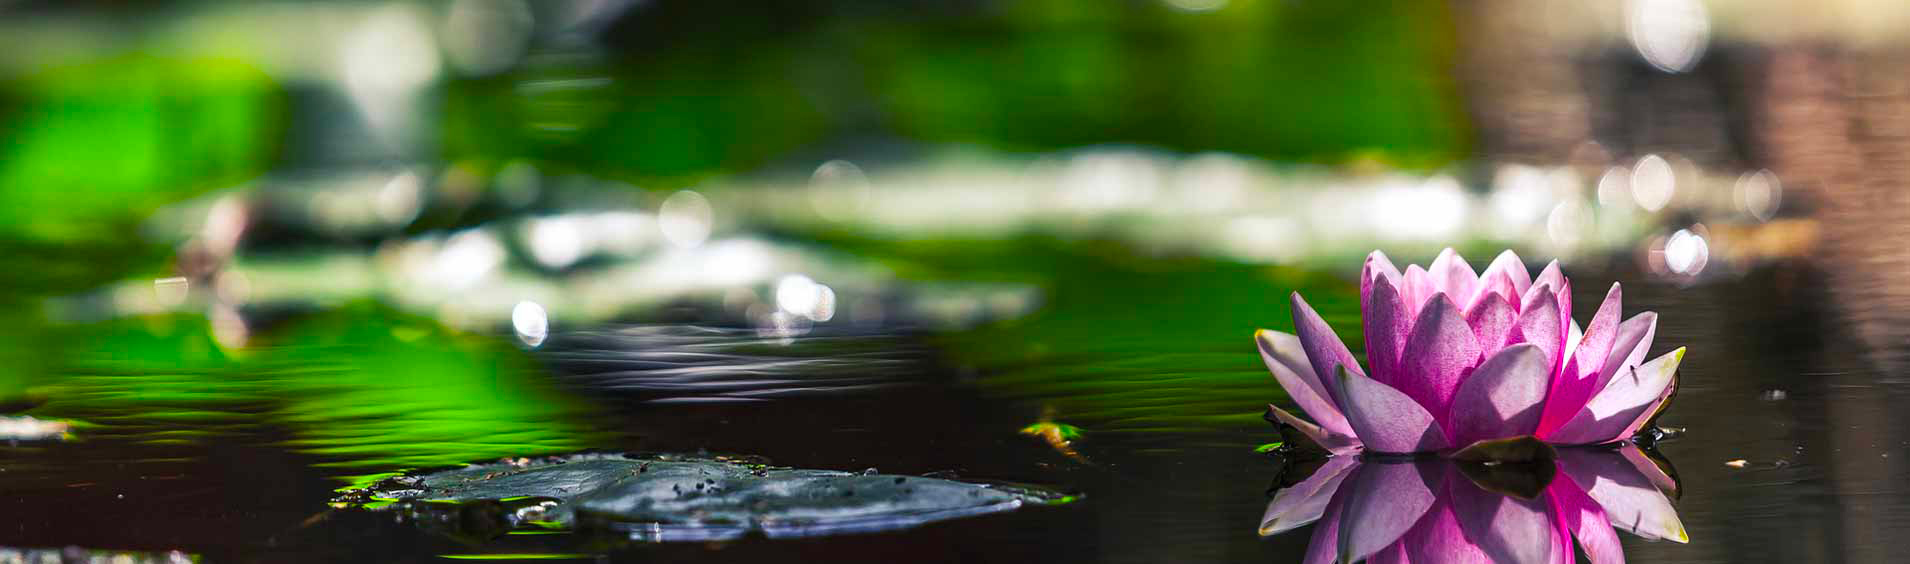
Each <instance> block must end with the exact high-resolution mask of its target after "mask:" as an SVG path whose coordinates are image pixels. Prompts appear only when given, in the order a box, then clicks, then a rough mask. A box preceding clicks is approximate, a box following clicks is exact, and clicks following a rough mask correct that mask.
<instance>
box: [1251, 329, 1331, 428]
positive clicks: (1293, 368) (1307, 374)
mask: <svg viewBox="0 0 1910 564" xmlns="http://www.w3.org/2000/svg"><path fill="white" fill-rule="evenodd" d="M1253 341H1254V344H1255V345H1257V346H1258V347H1259V348H1260V360H1262V361H1265V362H1266V364H1267V371H1268V372H1272V373H1273V379H1274V380H1275V381H1278V382H1279V383H1280V387H1281V388H1284V389H1286V391H1287V396H1288V397H1291V398H1293V403H1296V404H1299V405H1300V409H1301V410H1304V411H1306V413H1307V415H1311V416H1313V420H1314V421H1316V422H1318V424H1319V426H1320V427H1323V428H1325V429H1326V430H1327V431H1330V432H1332V433H1336V434H1340V435H1352V434H1353V428H1352V427H1349V426H1347V425H1346V416H1345V415H1343V414H1341V413H1340V408H1339V405H1338V404H1336V403H1334V401H1333V396H1332V393H1333V392H1331V391H1330V390H1328V389H1327V387H1326V382H1325V381H1322V380H1320V378H1319V376H1318V375H1317V374H1315V373H1314V372H1313V363H1312V362H1311V361H1309V360H1307V355H1306V350H1305V348H1304V347H1303V346H1302V345H1301V343H1300V338H1299V337H1296V336H1293V335H1289V334H1286V333H1281V332H1279V331H1268V330H1265V329H1262V330H1260V331H1256V332H1254V334H1253ZM1322 446H1324V443H1322Z"/></svg>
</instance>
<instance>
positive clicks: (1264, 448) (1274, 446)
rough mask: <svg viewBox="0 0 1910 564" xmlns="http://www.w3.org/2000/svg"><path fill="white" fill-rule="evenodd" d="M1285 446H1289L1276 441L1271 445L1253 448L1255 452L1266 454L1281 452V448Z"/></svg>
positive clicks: (1283, 442)
mask: <svg viewBox="0 0 1910 564" xmlns="http://www.w3.org/2000/svg"><path fill="white" fill-rule="evenodd" d="M1283 446H1287V443H1286V441H1274V442H1271V443H1267V444H1264V445H1260V446H1257V447H1253V451H1254V452H1256V453H1260V454H1266V453H1269V452H1273V451H1276V450H1279V449H1280V447H1283Z"/></svg>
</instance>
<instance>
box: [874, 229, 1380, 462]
mask: <svg viewBox="0 0 1910 564" xmlns="http://www.w3.org/2000/svg"><path fill="white" fill-rule="evenodd" d="M837 243H838V244H839V245H841V246H843V247H847V248H852V249H857V250H860V251H863V252H865V253H867V254H870V255H873V256H876V257H880V258H883V259H884V260H885V261H886V262H888V263H889V264H891V265H893V267H894V268H893V269H894V270H895V271H896V272H898V273H901V274H902V275H904V276H913V277H922V278H929V279H947V278H958V279H969V280H990V281H998V280H1016V281H1021V282H1029V283H1035V284H1038V285H1041V286H1044V287H1045V288H1046V291H1045V292H1044V295H1045V300H1044V303H1043V304H1042V308H1041V309H1040V310H1038V311H1036V312H1035V313H1034V314H1033V315H1030V316H1028V317H1024V318H1020V319H1014V320H1008V321H1003V322H1000V323H995V324H992V325H986V326H983V327H979V328H976V329H974V330H970V331H966V332H962V333H958V334H955V335H951V336H949V337H947V338H946V339H945V343H944V344H945V345H946V347H947V348H948V349H949V350H950V352H951V358H952V359H953V360H955V361H956V362H960V363H963V364H966V365H968V366H970V367H972V368H975V369H977V370H978V371H979V372H980V373H981V374H982V375H983V377H982V378H981V380H980V386H981V388H982V389H983V390H984V391H986V392H988V393H990V394H993V395H996V396H1000V397H1008V398H1015V399H1029V400H1039V401H1041V402H1043V403H1044V404H1046V405H1050V406H1052V407H1053V408H1054V411H1055V412H1056V413H1059V414H1062V415H1063V416H1065V417H1066V418H1068V419H1070V420H1073V421H1076V422H1078V423H1082V424H1085V425H1090V426H1092V427H1095V428H1097V429H1108V430H1114V431H1138V430H1145V431H1152V432H1161V431H1177V430H1181V431H1185V430H1200V429H1215V428H1228V429H1246V428H1250V427H1251V428H1255V429H1259V428H1263V427H1262V426H1263V425H1265V423H1264V422H1263V421H1262V420H1261V418H1260V412H1261V410H1260V409H1257V408H1258V407H1259V406H1261V405H1263V404H1265V403H1266V402H1267V401H1277V400H1278V398H1280V397H1281V396H1282V392H1281V391H1280V387H1279V386H1278V385H1276V384H1274V382H1273V379H1272V378H1271V377H1269V376H1268V375H1267V372H1266V368H1265V367H1264V366H1263V365H1262V364H1261V361H1260V358H1259V357H1258V356H1257V355H1256V354H1255V353H1254V347H1253V343H1252V337H1253V333H1254V330H1255V329H1260V328H1268V329H1277V330H1288V331H1290V330H1291V328H1292V322H1291V319H1292V316H1291V315H1290V314H1289V313H1288V299H1287V296H1288V294H1289V293H1290V292H1292V291H1295V290H1299V291H1301V292H1302V293H1304V294H1305V295H1306V298H1307V300H1308V302H1309V303H1311V304H1312V305H1313V307H1314V308H1315V309H1316V310H1318V311H1319V312H1320V313H1321V315H1322V316H1324V317H1325V318H1326V320H1327V322H1328V323H1331V324H1332V325H1333V326H1334V327H1336V328H1340V330H1341V331H1340V334H1341V336H1342V337H1343V338H1344V339H1345V340H1346V342H1347V345H1348V346H1350V347H1353V348H1354V350H1356V351H1357V350H1358V349H1359V347H1360V345H1361V339H1360V332H1359V331H1358V330H1357V328H1358V327H1359V326H1360V325H1359V315H1358V313H1359V305H1358V301H1359V297H1358V293H1357V292H1356V291H1355V290H1354V288H1353V287H1352V285H1351V284H1350V283H1349V282H1347V281H1343V280H1339V279H1335V278H1331V277H1327V276H1323V275H1319V274H1314V273H1309V272H1307V271H1305V270H1301V269H1298V268H1292V267H1266V266H1257V265H1247V264H1238V263H1228V262H1219V261H1211V260H1201V259H1150V260H1145V261H1136V260H1132V259H1129V258H1125V257H1131V256H1132V255H1131V254H1130V251H1129V250H1128V249H1122V248H1110V246H1108V245H1104V244H1101V243H1094V242H1087V243H1061V242H1057V241H1052V240H1047V239H1041V238H1022V239H1014V240H1006V241H937V242H929V243H922V242H909V243H890V242H883V241H872V240H839V241H837Z"/></svg>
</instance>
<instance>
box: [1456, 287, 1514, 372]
mask: <svg viewBox="0 0 1910 564" xmlns="http://www.w3.org/2000/svg"><path fill="white" fill-rule="evenodd" d="M1499 279H1500V280H1504V279H1505V277H1503V276H1501V277H1499ZM1479 296H1480V298H1481V299H1480V300H1478V302H1477V303H1475V304H1473V306H1472V308H1470V309H1467V310H1466V325H1469V326H1471V327H1472V334H1473V336H1475V337H1477V338H1478V341H1479V350H1481V351H1483V352H1484V353H1485V354H1492V353H1493V352H1495V351H1498V350H1499V349H1501V348H1504V347H1505V343H1506V341H1507V340H1509V339H1511V338H1512V328H1513V327H1517V326H1518V324H1519V312H1518V311H1517V310H1514V309H1512V306H1510V305H1507V304H1506V303H1505V301H1504V300H1500V299H1497V296H1495V295H1492V294H1487V293H1480V294H1479Z"/></svg>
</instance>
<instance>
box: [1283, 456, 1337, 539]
mask: <svg viewBox="0 0 1910 564" xmlns="http://www.w3.org/2000/svg"><path fill="white" fill-rule="evenodd" d="M1358 465H1359V458H1358V457H1354V456H1335V457H1332V458H1329V459H1327V461H1326V464H1324V465H1322V466H1320V468H1319V469H1318V470H1314V471H1313V475H1312V476H1308V477H1307V479H1306V480H1303V481H1301V482H1300V483H1298V484H1294V485H1293V486H1292V487H1289V488H1286V489H1283V490H1280V491H1279V492H1277V493H1274V494H1273V501H1270V502H1267V512H1266V513H1264V514H1262V515H1261V517H1260V536H1263V537H1264V536H1271V535H1277V534H1280V533H1284V532H1287V531H1291V530H1294V529H1298V528H1300V527H1302V526H1305V525H1306V524H1308V523H1312V522H1314V521H1318V520H1320V517H1321V516H1322V515H1325V514H1326V507H1327V505H1328V502H1330V501H1332V500H1333V493H1334V492H1336V491H1339V489H1340V482H1343V481H1345V480H1346V477H1347V476H1348V475H1349V474H1351V470H1352V469H1353V468H1354V467H1355V466H1358Z"/></svg>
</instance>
